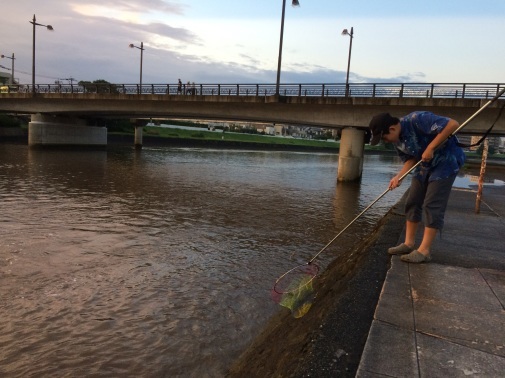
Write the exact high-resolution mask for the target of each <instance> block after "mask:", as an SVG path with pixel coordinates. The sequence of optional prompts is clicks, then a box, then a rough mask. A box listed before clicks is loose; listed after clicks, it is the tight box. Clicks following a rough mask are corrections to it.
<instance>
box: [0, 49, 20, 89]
mask: <svg viewBox="0 0 505 378" xmlns="http://www.w3.org/2000/svg"><path fill="white" fill-rule="evenodd" d="M0 56H1V57H2V58H7V59H11V60H12V68H11V74H12V76H11V84H14V60H16V58H14V53H12V57H10V56H7V55H3V54H2V55H0Z"/></svg>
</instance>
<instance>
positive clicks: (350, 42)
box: [342, 27, 354, 97]
mask: <svg viewBox="0 0 505 378" xmlns="http://www.w3.org/2000/svg"><path fill="white" fill-rule="evenodd" d="M342 35H348V36H349V37H351V38H350V41H349V59H348V60H347V78H346V79H345V97H348V96H349V69H350V68H351V50H352V39H353V36H354V30H353V28H352V27H351V32H350V33H349V32H348V31H347V29H344V30H342Z"/></svg>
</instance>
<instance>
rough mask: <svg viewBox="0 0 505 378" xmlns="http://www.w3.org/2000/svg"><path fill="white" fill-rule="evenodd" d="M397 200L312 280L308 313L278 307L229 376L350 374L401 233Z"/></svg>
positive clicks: (347, 375)
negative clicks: (368, 231) (367, 232)
mask: <svg viewBox="0 0 505 378" xmlns="http://www.w3.org/2000/svg"><path fill="white" fill-rule="evenodd" d="M402 207H403V201H400V202H399V203H398V204H397V205H396V206H394V207H393V208H392V209H391V210H390V211H389V212H388V213H387V214H386V216H385V217H384V218H383V219H382V220H381V221H380V222H379V223H378V225H377V226H376V228H375V229H374V231H373V232H372V234H371V235H370V236H369V238H367V239H366V240H363V241H361V242H359V243H357V244H356V245H355V246H354V247H353V248H352V249H350V250H348V251H346V253H343V254H341V255H340V256H338V257H337V258H336V259H335V260H334V261H333V262H332V264H331V265H330V266H329V267H328V268H327V269H326V270H325V272H323V273H322V274H321V276H320V277H318V278H317V279H316V281H315V290H316V292H317V297H316V300H315V303H314V305H313V306H312V308H311V309H310V311H309V312H308V313H307V314H306V315H305V316H304V317H302V318H300V319H294V318H293V317H292V316H291V314H290V312H289V311H288V310H284V309H281V310H280V311H279V313H278V314H276V315H275V316H274V317H273V318H272V319H271V320H270V322H269V323H268V324H267V326H266V327H265V329H264V330H263V332H262V333H261V334H260V335H259V336H258V337H257V339H256V340H254V341H253V343H252V344H251V345H250V347H249V348H248V349H247V350H246V351H245V352H244V353H243V354H242V355H241V356H240V358H239V359H238V360H237V361H236V362H235V363H234V364H233V366H231V368H230V371H229V374H228V376H229V377H245V376H247V377H302V376H313V377H316V376H317V377H324V376H327V377H334V376H339V377H351V376H354V375H355V373H356V370H357V368H358V364H359V362H360V357H361V353H362V351H363V348H364V345H365V342H366V338H367V335H368V331H369V329H370V325H371V323H372V320H373V313H374V311H375V307H376V305H377V301H378V298H379V294H380V291H381V288H382V284H383V281H384V279H385V276H386V272H387V270H388V267H389V257H388V256H387V254H386V253H384V250H385V249H387V247H389V246H391V245H393V244H395V243H396V242H397V241H398V238H399V236H400V234H401V232H402V229H403V225H404V217H403V216H402V215H401V213H400V212H401V210H399V209H401V208H402Z"/></svg>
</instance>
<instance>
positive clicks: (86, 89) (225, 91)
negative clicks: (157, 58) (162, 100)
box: [2, 83, 505, 99]
mask: <svg viewBox="0 0 505 378" xmlns="http://www.w3.org/2000/svg"><path fill="white" fill-rule="evenodd" d="M6 87H8V89H5V88H6ZM503 87H505V84H473V83H471V84H468V83H461V84H450V83H352V84H349V92H348V94H347V95H348V96H349V97H393V98H394V97H396V98H402V97H410V98H411V97H417V98H473V99H475V98H477V99H478V98H485V99H487V98H492V97H494V96H495V95H496V94H497V93H498V92H499V91H500V89H502V88H503ZM5 91H8V92H32V91H33V87H32V86H31V85H12V84H11V85H8V86H3V87H2V92H4V93H5ZM35 92H37V93H63V94H65V93H69V94H73V93H111V94H131V95H138V94H150V95H186V96H188V95H189V96H272V95H275V93H276V86H275V84H183V85H181V86H179V85H178V84H143V85H142V88H141V87H140V85H139V84H106V83H105V84H91V83H84V84H82V85H79V84H37V85H35ZM279 94H280V95H282V96H298V97H346V86H345V84H281V85H280V86H279Z"/></svg>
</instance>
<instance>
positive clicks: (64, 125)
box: [28, 113, 107, 147]
mask: <svg viewBox="0 0 505 378" xmlns="http://www.w3.org/2000/svg"><path fill="white" fill-rule="evenodd" d="M28 145H29V146H31V147H35V146H94V147H101V146H106V145H107V128H106V127H96V126H86V123H85V121H84V120H82V119H78V118H73V117H62V116H50V115H44V114H40V113H38V114H33V115H32V116H31V122H30V123H29V124H28Z"/></svg>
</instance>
